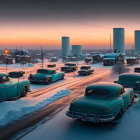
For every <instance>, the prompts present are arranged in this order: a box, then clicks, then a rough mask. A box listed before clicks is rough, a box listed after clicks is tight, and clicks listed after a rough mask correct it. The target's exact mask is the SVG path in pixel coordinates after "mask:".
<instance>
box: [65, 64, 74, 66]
mask: <svg viewBox="0 0 140 140" xmlns="http://www.w3.org/2000/svg"><path fill="white" fill-rule="evenodd" d="M65 66H76V64H65Z"/></svg>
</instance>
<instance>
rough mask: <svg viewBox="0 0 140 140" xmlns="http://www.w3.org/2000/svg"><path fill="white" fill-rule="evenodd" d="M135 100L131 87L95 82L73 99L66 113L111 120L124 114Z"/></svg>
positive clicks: (97, 120)
mask: <svg viewBox="0 0 140 140" xmlns="http://www.w3.org/2000/svg"><path fill="white" fill-rule="evenodd" d="M133 100H134V92H133V89H131V88H125V89H124V88H123V86H121V85H119V84H115V83H109V82H105V83H95V84H93V85H90V86H88V87H87V88H86V90H85V95H84V96H82V97H80V98H78V99H76V100H74V101H72V103H71V104H70V107H69V110H68V111H67V112H66V115H67V116H68V117H71V118H76V119H80V120H82V121H89V122H110V121H113V120H114V119H115V118H118V117H120V116H121V115H122V113H123V111H125V110H126V109H127V107H128V106H129V105H130V104H131V103H132V102H133Z"/></svg>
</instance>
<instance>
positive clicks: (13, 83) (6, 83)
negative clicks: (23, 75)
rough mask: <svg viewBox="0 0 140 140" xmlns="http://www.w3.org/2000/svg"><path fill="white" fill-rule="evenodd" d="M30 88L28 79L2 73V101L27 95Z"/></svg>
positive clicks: (0, 93) (0, 75) (0, 82)
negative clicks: (12, 77) (14, 77)
mask: <svg viewBox="0 0 140 140" xmlns="http://www.w3.org/2000/svg"><path fill="white" fill-rule="evenodd" d="M29 88H30V82H29V81H28V80H22V81H21V80H20V81H18V80H14V79H10V78H9V77H8V75H7V74H5V73H0V102H1V101H4V100H8V99H13V98H17V97H23V96H26V94H27V92H28V91H29Z"/></svg>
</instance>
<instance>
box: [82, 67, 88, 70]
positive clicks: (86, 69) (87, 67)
mask: <svg viewBox="0 0 140 140" xmlns="http://www.w3.org/2000/svg"><path fill="white" fill-rule="evenodd" d="M81 69H86V70H87V69H90V67H85V66H82V67H81Z"/></svg>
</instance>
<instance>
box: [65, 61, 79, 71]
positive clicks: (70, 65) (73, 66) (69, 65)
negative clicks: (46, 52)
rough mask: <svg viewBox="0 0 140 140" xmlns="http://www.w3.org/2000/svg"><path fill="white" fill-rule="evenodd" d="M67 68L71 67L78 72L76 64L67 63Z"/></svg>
mask: <svg viewBox="0 0 140 140" xmlns="http://www.w3.org/2000/svg"><path fill="white" fill-rule="evenodd" d="M65 66H66V67H71V68H72V69H73V70H77V65H76V64H75V63H70V62H69V63H65Z"/></svg>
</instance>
